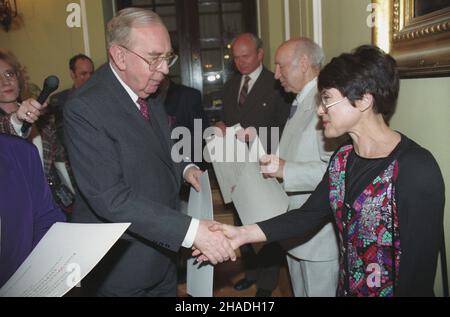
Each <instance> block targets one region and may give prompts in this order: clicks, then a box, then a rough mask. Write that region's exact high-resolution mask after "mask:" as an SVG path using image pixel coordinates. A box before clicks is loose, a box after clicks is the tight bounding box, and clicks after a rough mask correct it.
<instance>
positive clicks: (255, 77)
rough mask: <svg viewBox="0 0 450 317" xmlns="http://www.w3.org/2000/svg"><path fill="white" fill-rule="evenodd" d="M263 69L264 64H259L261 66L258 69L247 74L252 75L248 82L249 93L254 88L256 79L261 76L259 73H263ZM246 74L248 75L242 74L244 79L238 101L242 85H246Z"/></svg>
mask: <svg viewBox="0 0 450 317" xmlns="http://www.w3.org/2000/svg"><path fill="white" fill-rule="evenodd" d="M262 71H263V65H262V64H261V65H259V67H258V68H257V69H255V71H254V72H253V73H250V74H248V75H247V76H248V77H250V81H249V82H248V94H250V91H251V90H252V88H253V86H254V85H255V83H256V81H257V80H258V78H259V75H261V73H262ZM245 76H246V75H242V79H241V88H240V89H239V94H238V102H239V97H240V96H241V90H242V87H244V84H245Z"/></svg>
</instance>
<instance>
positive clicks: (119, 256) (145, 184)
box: [64, 8, 235, 297]
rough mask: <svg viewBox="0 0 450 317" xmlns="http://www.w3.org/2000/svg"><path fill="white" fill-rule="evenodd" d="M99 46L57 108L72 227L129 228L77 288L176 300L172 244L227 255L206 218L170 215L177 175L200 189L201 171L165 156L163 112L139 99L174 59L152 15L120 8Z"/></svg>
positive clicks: (216, 258) (175, 210)
mask: <svg viewBox="0 0 450 317" xmlns="http://www.w3.org/2000/svg"><path fill="white" fill-rule="evenodd" d="M107 40H108V52H109V63H107V64H106V65H103V66H102V67H101V68H100V69H99V70H98V71H97V72H96V73H95V74H94V75H93V76H92V77H91V80H90V81H88V82H87V83H85V84H84V85H83V86H82V87H81V88H80V89H78V90H77V91H76V92H75V94H74V96H73V98H71V99H70V101H69V103H68V107H66V108H65V109H64V128H65V137H66V144H67V148H68V150H69V154H70V159H71V162H72V164H73V169H74V173H75V177H76V180H77V183H78V186H79V192H78V193H77V198H78V199H77V203H76V206H75V210H74V214H73V221H74V222H81V223H114V222H131V227H130V229H129V231H128V232H127V234H126V235H125V236H124V237H123V238H122V239H121V240H120V241H119V242H118V243H117V244H116V245H115V246H114V247H113V249H112V250H111V252H110V253H109V254H108V255H107V257H106V258H105V259H104V261H102V262H101V263H100V264H99V266H97V268H96V270H94V272H92V273H91V276H90V277H89V279H88V281H87V285H85V286H86V287H87V288H88V290H92V291H95V293H94V294H95V295H98V296H124V297H129V296H176V281H177V278H176V252H177V251H178V250H179V249H180V247H181V246H183V247H185V248H191V247H193V246H194V247H195V248H197V249H199V250H202V249H203V250H205V252H207V253H209V254H210V255H211V256H212V259H213V260H212V262H216V263H217V262H223V261H224V260H226V259H227V258H231V259H235V254H234V251H232V249H231V248H230V245H229V243H228V242H227V241H226V239H225V238H224V237H223V235H215V234H214V233H212V232H210V231H209V229H208V228H209V226H210V225H211V222H208V221H201V220H197V219H191V218H190V217H188V216H186V215H183V214H182V213H181V212H179V198H178V193H179V189H180V184H181V181H182V176H183V175H184V179H185V180H186V181H187V182H189V183H191V184H192V185H193V186H194V187H195V188H196V189H197V190H200V188H199V183H198V177H199V175H200V174H201V171H200V170H199V169H198V168H197V167H196V166H192V165H190V164H189V163H188V162H184V163H181V164H180V163H175V162H174V161H173V160H172V158H171V155H170V148H171V146H172V142H171V140H170V130H169V125H168V120H167V115H166V113H165V111H164V106H163V105H162V104H158V103H157V102H153V101H152V102H148V100H149V96H150V95H152V94H153V93H155V92H156V91H157V89H158V86H159V85H160V83H161V81H162V80H163V78H164V76H166V75H167V74H168V72H169V67H170V66H171V65H173V63H174V61H175V60H176V59H175V55H174V54H173V53H172V47H171V44H170V38H169V33H168V31H167V29H166V27H165V26H164V24H163V23H162V21H161V19H160V18H159V16H158V15H157V14H155V13H154V12H153V11H150V10H145V9H138V8H129V9H124V10H122V11H120V12H118V13H117V15H116V16H115V17H114V18H113V19H112V20H111V21H110V22H109V23H108V27H107ZM93 239H95V237H93ZM85 284H86V283H85Z"/></svg>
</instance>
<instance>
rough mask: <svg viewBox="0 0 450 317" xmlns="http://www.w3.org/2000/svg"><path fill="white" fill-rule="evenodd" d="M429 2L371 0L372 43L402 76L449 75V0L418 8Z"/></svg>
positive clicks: (427, 0) (424, 0)
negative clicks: (390, 59) (386, 53)
mask: <svg viewBox="0 0 450 317" xmlns="http://www.w3.org/2000/svg"><path fill="white" fill-rule="evenodd" d="M420 1H423V3H420ZM429 1H430V0H372V3H373V8H374V10H375V11H374V14H375V19H374V28H373V44H374V45H376V46H378V47H380V48H382V49H384V50H385V51H386V52H388V53H389V54H391V55H392V56H393V57H394V58H395V59H396V60H397V63H398V65H399V69H400V74H401V76H402V78H419V77H444V76H450V4H447V2H450V1H448V0H443V1H435V2H434V3H435V4H437V5H436V7H435V10H433V7H431V8H427V10H423V11H420V10H418V9H419V6H421V5H423V7H424V8H425V7H426V6H429V5H430V2H429ZM425 2H427V3H425Z"/></svg>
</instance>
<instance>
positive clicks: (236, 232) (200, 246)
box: [192, 220, 267, 265]
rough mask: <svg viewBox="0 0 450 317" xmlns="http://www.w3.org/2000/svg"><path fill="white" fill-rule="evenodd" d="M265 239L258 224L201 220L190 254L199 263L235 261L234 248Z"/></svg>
mask: <svg viewBox="0 0 450 317" xmlns="http://www.w3.org/2000/svg"><path fill="white" fill-rule="evenodd" d="M265 241H267V238H266V235H265V234H264V232H263V231H262V230H261V229H260V228H259V226H258V225H248V226H242V227H234V226H230V225H225V224H221V223H218V222H214V221H207V220H201V221H200V226H199V229H198V232H197V235H196V237H195V241H194V247H193V248H192V249H193V252H192V256H194V257H196V258H197V261H198V262H199V263H202V262H210V263H212V264H214V265H216V264H217V263H223V262H225V261H229V260H231V261H236V259H237V256H236V253H235V250H237V249H238V248H239V247H240V246H242V245H244V244H248V243H257V242H265Z"/></svg>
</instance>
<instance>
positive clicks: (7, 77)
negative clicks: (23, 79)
mask: <svg viewBox="0 0 450 317" xmlns="http://www.w3.org/2000/svg"><path fill="white" fill-rule="evenodd" d="M0 75H1V76H0V77H1V78H2V80H4V81H7V82H13V81H17V74H16V72H15V71H13V70H6V71H4V72H3V73H0Z"/></svg>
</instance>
